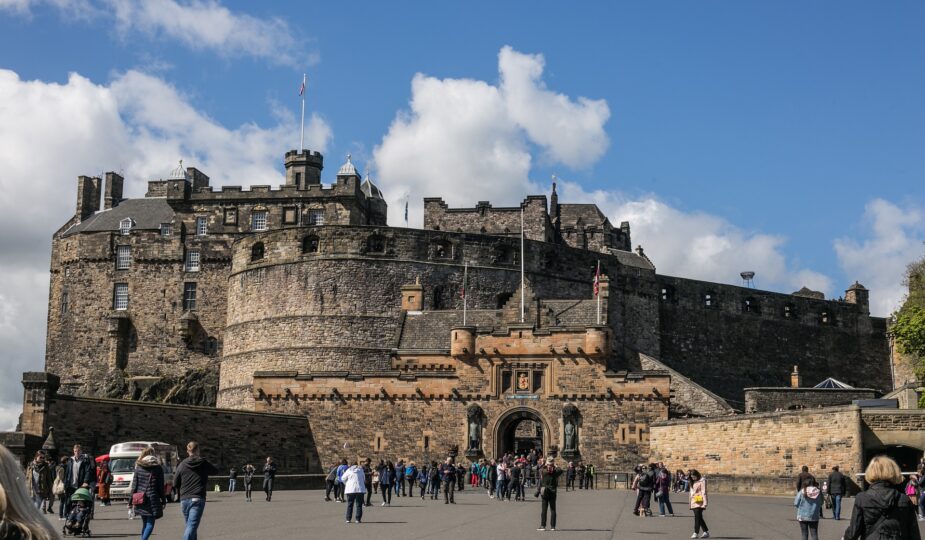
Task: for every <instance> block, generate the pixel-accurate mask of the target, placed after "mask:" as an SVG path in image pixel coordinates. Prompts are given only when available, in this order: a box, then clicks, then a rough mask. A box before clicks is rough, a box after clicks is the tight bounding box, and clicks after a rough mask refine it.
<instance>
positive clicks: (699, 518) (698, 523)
mask: <svg viewBox="0 0 925 540" xmlns="http://www.w3.org/2000/svg"><path fill="white" fill-rule="evenodd" d="M691 510H692V511H693V512H694V532H695V533H697V534H700V529H703V532H708V531H709V530H710V528H709V527H707V522H706V521H704V520H703V508H692V509H691Z"/></svg>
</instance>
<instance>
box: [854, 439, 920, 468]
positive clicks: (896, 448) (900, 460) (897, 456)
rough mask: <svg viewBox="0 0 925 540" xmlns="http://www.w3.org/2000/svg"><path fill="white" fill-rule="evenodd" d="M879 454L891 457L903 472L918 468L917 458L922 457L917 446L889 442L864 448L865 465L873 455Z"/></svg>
mask: <svg viewBox="0 0 925 540" xmlns="http://www.w3.org/2000/svg"><path fill="white" fill-rule="evenodd" d="M879 455H885V456H889V457H891V458H893V461H895V462H896V464H897V465H899V469H900V470H901V471H903V472H914V471H915V470H916V469H917V468H918V464H919V460H920V459H922V451H921V450H919V449H918V448H915V447H913V446H905V445H902V444H890V445H885V446H881V447H880V448H872V449H868V450H866V451H865V452H864V457H865V458H866V459H865V460H864V461H865V465H866V464H867V463H870V460H871V459H873V458H874V456H879Z"/></svg>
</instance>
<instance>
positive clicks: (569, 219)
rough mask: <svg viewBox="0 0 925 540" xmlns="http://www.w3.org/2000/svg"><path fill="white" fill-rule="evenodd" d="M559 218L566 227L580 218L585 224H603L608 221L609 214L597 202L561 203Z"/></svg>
mask: <svg viewBox="0 0 925 540" xmlns="http://www.w3.org/2000/svg"><path fill="white" fill-rule="evenodd" d="M559 219H560V222H561V223H562V225H563V226H565V227H567V226H569V225H574V224H576V223H578V221H579V220H580V221H581V223H582V225H584V226H601V225H603V224H604V222H605V221H607V216H605V215H604V213H603V212H601V209H600V208H598V207H597V205H596V204H560V205H559Z"/></svg>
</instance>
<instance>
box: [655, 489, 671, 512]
mask: <svg viewBox="0 0 925 540" xmlns="http://www.w3.org/2000/svg"><path fill="white" fill-rule="evenodd" d="M665 508H668V513H669V514H671V515H674V508H672V507H671V500H670V499H669V498H668V493H661V494H659V495H658V513H659V514H661V515H663V516H664V515H665Z"/></svg>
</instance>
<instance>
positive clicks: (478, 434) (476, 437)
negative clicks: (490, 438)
mask: <svg viewBox="0 0 925 540" xmlns="http://www.w3.org/2000/svg"><path fill="white" fill-rule="evenodd" d="M466 416H467V418H468V420H469V450H470V451H473V450H474V451H478V450H480V449H481V448H482V408H481V407H479V406H478V405H475V404H473V405H470V406H469V408H468V409H467V410H466Z"/></svg>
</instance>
